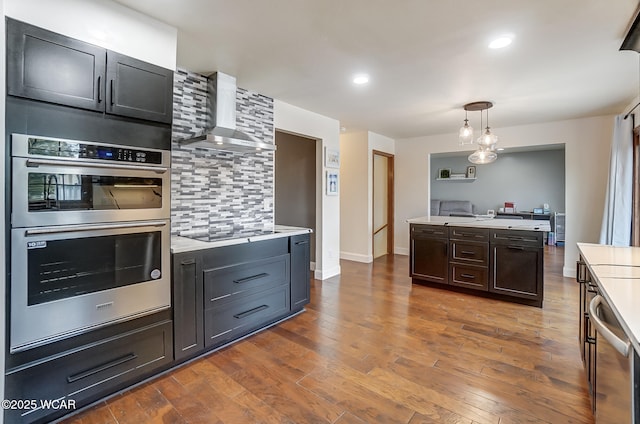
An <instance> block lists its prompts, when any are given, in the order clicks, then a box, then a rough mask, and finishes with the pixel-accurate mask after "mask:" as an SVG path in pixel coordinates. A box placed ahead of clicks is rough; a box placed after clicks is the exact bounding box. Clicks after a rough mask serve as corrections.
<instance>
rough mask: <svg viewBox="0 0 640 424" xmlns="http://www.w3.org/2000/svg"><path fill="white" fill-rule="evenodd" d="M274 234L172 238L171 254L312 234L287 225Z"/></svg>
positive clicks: (307, 229)
mask: <svg viewBox="0 0 640 424" xmlns="http://www.w3.org/2000/svg"><path fill="white" fill-rule="evenodd" d="M274 231H275V232H274V233H271V234H262V235H259V236H252V237H238V238H231V239H226V240H217V241H200V240H194V239H191V238H188V237H181V236H171V253H183V252H192V251H194V250H203V249H211V248H212V247H222V246H231V245H234V244H242V243H252V242H256V241H261V240H269V239H274V238H280V237H289V236H295V235H298V234H308V233H311V232H312V231H311V229H310V228H302V227H291V226H286V225H276V226H275V227H274Z"/></svg>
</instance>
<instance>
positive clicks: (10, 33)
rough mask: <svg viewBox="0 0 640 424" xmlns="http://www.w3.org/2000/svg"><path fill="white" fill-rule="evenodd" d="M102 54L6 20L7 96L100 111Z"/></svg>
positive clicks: (80, 44)
mask: <svg viewBox="0 0 640 424" xmlns="http://www.w3.org/2000/svg"><path fill="white" fill-rule="evenodd" d="M105 52H106V50H105V49H103V48H101V47H97V46H94V45H91V44H88V43H84V42H82V41H78V40H74V39H72V38H69V37H65V36H63V35H60V34H56V33H54V32H51V31H47V30H44V29H41V28H38V27H34V26H32V25H28V24H25V23H23V22H19V21H15V20H13V19H7V94H9V95H11V96H19V97H27V98H30V99H34V100H42V101H45V102H51V103H58V104H62V105H67V106H72V107H78V108H82V109H89V110H96V111H104V79H105V72H106V67H105V65H106V63H105Z"/></svg>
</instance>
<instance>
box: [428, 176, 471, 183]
mask: <svg viewBox="0 0 640 424" xmlns="http://www.w3.org/2000/svg"><path fill="white" fill-rule="evenodd" d="M475 180H476V178H475V177H474V178H467V177H464V178H436V181H464V182H466V183H469V182H472V181H475Z"/></svg>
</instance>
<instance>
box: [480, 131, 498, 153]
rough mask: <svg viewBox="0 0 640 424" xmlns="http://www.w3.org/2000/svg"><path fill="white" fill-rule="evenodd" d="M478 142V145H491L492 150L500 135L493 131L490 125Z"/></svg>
mask: <svg viewBox="0 0 640 424" xmlns="http://www.w3.org/2000/svg"><path fill="white" fill-rule="evenodd" d="M477 143H478V146H484V147H489V148H490V149H491V150H495V146H496V143H498V137H497V136H496V135H495V134H493V133H492V132H491V130H490V129H489V127H487V129H486V130H485V132H484V134H482V135H481V136H480V137H479V138H478V141H477Z"/></svg>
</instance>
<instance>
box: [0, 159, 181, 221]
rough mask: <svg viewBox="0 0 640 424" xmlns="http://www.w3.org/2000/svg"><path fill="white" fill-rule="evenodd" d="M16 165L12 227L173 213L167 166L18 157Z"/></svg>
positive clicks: (147, 216) (124, 219)
mask: <svg viewBox="0 0 640 424" xmlns="http://www.w3.org/2000/svg"><path fill="white" fill-rule="evenodd" d="M12 165H13V190H12V192H13V193H12V202H13V206H12V210H13V213H12V217H11V219H12V226H13V227H34V226H45V225H65V224H77V223H87V222H115V221H128V220H136V219H141V218H140V217H141V213H142V214H144V215H143V216H144V219H163V218H166V217H168V216H169V215H170V193H169V179H170V176H169V170H168V169H167V168H155V169H154V168H151V167H140V166H137V165H126V164H123V165H120V164H110V166H109V167H104V166H103V165H102V164H98V165H99V166H95V165H96V164H93V163H82V162H62V161H61V162H59V163H58V164H56V163H55V162H54V161H47V163H42V162H38V161H37V160H32V159H25V158H19V157H17V158H13V161H12ZM141 168H142V169H141ZM149 168H151V169H149Z"/></svg>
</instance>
